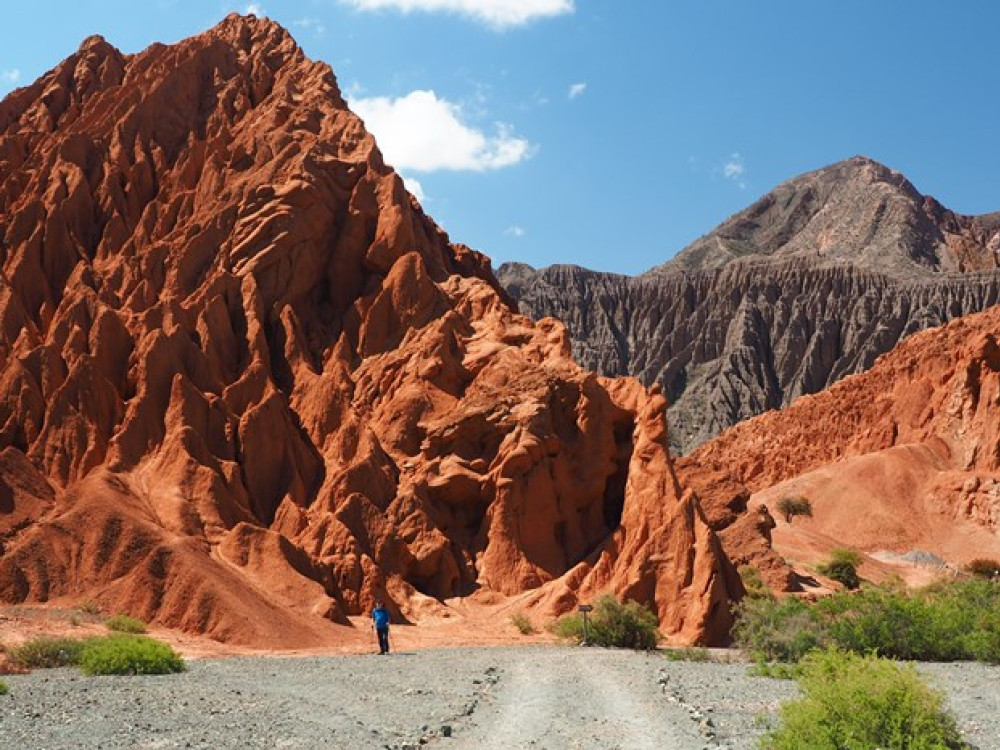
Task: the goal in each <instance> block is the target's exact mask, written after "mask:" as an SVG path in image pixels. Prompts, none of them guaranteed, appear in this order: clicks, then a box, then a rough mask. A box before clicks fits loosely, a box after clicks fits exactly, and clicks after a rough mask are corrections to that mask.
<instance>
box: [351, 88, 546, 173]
mask: <svg viewBox="0 0 1000 750" xmlns="http://www.w3.org/2000/svg"><path fill="white" fill-rule="evenodd" d="M350 106H351V109H353V110H354V111H355V112H357V114H358V115H359V116H360V117H361V119H363V120H364V121H365V126H366V127H367V128H368V130H369V131H370V132H371V133H372V134H373V135H374V136H375V140H376V141H377V142H378V145H379V148H380V149H381V150H382V154H383V155H384V156H385V160H386V161H387V162H388V163H389V164H391V165H392V166H393V167H395V168H396V169H398V170H404V171H405V170H412V171H414V172H433V171H436V170H439V169H449V170H471V171H476V172H482V171H486V170H489V169H500V168H502V167H510V166H513V165H515V164H517V163H519V162H522V161H524V160H525V159H527V158H529V157H530V156H531V154H532V151H533V149H532V146H531V144H530V143H529V142H528V141H527V140H525V139H524V138H517V137H515V136H514V134H513V129H512V128H511V126H510V125H506V124H504V123H497V124H496V134H495V135H494V136H492V137H490V136H488V135H487V134H485V133H484V132H483V131H481V130H477V129H476V128H474V127H472V126H471V125H468V124H466V123H464V122H463V121H462V108H461V106H459V105H458V104H453V103H452V102H449V101H448V100H446V99H439V98H438V97H437V94H435V93H434V92H433V91H419V90H418V91H412V92H410V93H409V94H407V95H406V96H403V97H400V98H398V99H389V98H387V97H381V96H379V97H372V98H368V99H352V100H350Z"/></svg>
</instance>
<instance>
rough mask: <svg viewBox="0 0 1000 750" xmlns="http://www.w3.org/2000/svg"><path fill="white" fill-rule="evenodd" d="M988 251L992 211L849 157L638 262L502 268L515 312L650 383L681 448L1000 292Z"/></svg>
mask: <svg viewBox="0 0 1000 750" xmlns="http://www.w3.org/2000/svg"><path fill="white" fill-rule="evenodd" d="M998 262H1000V214H991V215H987V216H981V217H966V216H959V215H957V214H954V213H952V212H950V211H948V210H946V209H945V208H943V207H942V206H941V205H940V204H939V203H937V201H935V200H934V199H933V198H930V197H925V196H922V195H920V194H919V193H918V192H917V190H916V189H915V188H914V187H913V186H912V185H911V184H910V183H909V182H907V181H906V180H905V179H904V178H903V177H902V176H901V175H899V174H898V173H896V172H893V171H891V170H889V169H887V168H885V167H883V166H882V165H879V164H877V163H875V162H873V161H871V160H869V159H864V158H860V157H859V158H855V159H849V160H847V161H845V162H841V163H839V164H836V165H833V166H831V167H827V168H826V169H822V170H819V171H817V172H813V173H810V174H808V175H804V176H802V177H800V178H797V179H795V180H792V181H790V182H788V183H785V184H784V185H781V186H779V187H778V188H776V189H775V190H774V191H773V192H772V193H769V194H768V195H766V196H765V197H764V198H762V199H761V200H759V201H758V202H757V203H755V204H754V205H753V206H751V207H750V208H749V209H747V210H746V211H744V212H743V213H741V214H738V215H736V216H734V217H733V218H731V219H730V220H728V221H727V222H725V223H724V224H723V225H721V226H720V227H719V228H718V229H716V230H715V231H714V232H712V233H711V234H709V235H706V236H705V237H703V238H701V239H699V240H698V241H696V242H695V243H694V244H692V245H691V246H690V247H689V248H687V249H686V250H684V251H683V252H681V253H679V254H678V255H677V257H676V258H674V259H673V260H672V261H670V262H669V263H667V264H665V265H663V266H660V267H658V268H655V269H653V270H651V271H649V272H648V273H646V274H643V275H641V276H638V277H626V276H618V275H614V274H604V273H597V272H594V271H588V270H586V269H582V268H577V267H574V266H553V267H551V268H547V269H543V270H541V271H536V270H534V269H532V268H530V267H528V266H525V265H523V264H505V265H504V266H502V267H501V268H500V270H499V272H498V276H499V278H500V280H501V282H502V283H503V284H504V285H505V287H506V288H507V289H508V290H509V291H510V292H511V294H512V295H513V296H514V297H515V298H516V299H517V300H518V302H519V305H520V308H521V310H522V312H525V313H527V314H530V315H531V316H532V317H544V316H553V317H556V318H558V319H559V320H562V321H563V322H565V323H566V325H567V327H568V328H569V330H570V333H571V335H572V337H573V354H574V356H575V357H576V358H577V360H578V361H579V362H581V364H583V365H584V366H585V367H589V368H593V369H595V370H598V371H599V372H602V373H605V374H607V375H611V376H622V375H633V376H635V377H638V378H639V379H640V380H641V381H642V382H643V383H646V384H652V383H660V384H661V385H662V386H663V388H664V391H665V393H666V394H667V397H668V399H669V400H670V402H671V409H670V421H671V436H672V440H673V445H672V447H673V448H674V449H675V451H678V452H681V453H687V452H689V451H690V450H692V449H693V448H695V447H697V446H698V445H700V444H702V443H703V442H705V441H706V440H708V439H710V438H712V437H714V436H715V435H718V434H719V433H720V432H722V431H723V430H725V429H726V428H727V427H729V426H731V425H734V424H736V423H738V422H740V421H742V420H744V419H747V418H749V417H752V416H755V415H757V414H761V413H763V412H765V411H768V410H770V409H777V408H782V407H785V406H787V405H789V404H790V403H792V402H793V401H794V400H795V399H796V398H798V397H799V396H801V395H803V394H809V393H816V392H818V391H821V390H823V389H824V388H826V387H828V386H830V385H831V384H833V383H835V382H837V381H838V380H839V379H841V378H843V377H845V376H846V375H850V374H853V373H858V372H863V371H864V370H866V369H868V368H869V367H871V366H872V364H873V363H874V362H875V359H876V358H877V357H878V356H879V355H880V354H883V353H885V352H887V351H889V350H891V349H892V348H893V347H895V346H896V345H897V344H898V343H899V342H900V341H901V340H902V339H903V338H904V337H906V336H908V335H909V334H911V333H913V332H915V331H919V330H923V329H926V328H929V327H933V326H937V325H941V324H942V323H945V322H947V321H949V320H952V319H954V318H957V317H960V316H963V315H968V314H969V313H973V312H978V311H980V310H983V309H985V308H987V307H989V306H991V305H994V304H996V303H997V302H998V301H1000V272H998V271H996V269H997V266H998Z"/></svg>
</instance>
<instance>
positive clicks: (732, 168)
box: [722, 152, 747, 190]
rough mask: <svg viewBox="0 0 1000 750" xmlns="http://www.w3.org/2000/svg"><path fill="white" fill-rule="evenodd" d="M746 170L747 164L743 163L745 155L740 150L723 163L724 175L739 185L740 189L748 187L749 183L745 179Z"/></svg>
mask: <svg viewBox="0 0 1000 750" xmlns="http://www.w3.org/2000/svg"><path fill="white" fill-rule="evenodd" d="M746 171H747V170H746V165H745V164H744V163H743V156H742V155H741V154H740V153H738V152H737V153H734V154H731V155H730V156H729V159H728V160H727V161H726V163H725V164H723V165H722V175H723V177H725V178H726V179H727V180H732V181H733V182H735V183H736V184H737V185H739V188H740V190H746V189H747V183H746V180H745V179H744V177H745V176H746Z"/></svg>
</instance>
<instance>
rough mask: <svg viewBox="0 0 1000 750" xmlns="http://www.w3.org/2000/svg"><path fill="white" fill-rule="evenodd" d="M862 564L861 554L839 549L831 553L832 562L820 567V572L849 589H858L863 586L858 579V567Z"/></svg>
mask: <svg viewBox="0 0 1000 750" xmlns="http://www.w3.org/2000/svg"><path fill="white" fill-rule="evenodd" d="M860 564H861V554H860V553H859V552H857V551H856V550H853V549H848V548H847V547H837V548H836V549H833V550H831V551H830V560H829V562H826V563H824V564H822V565H818V566H817V567H816V570H818V571H819V572H820V573H821V574H822V575H825V576H827V577H829V578H832V579H833V580H835V581H837V582H838V583H840V584H843V585H844V586H845V587H847V588H849V589H856V588H857V587H858V586H860V585H861V579H860V578H858V566H859V565H860Z"/></svg>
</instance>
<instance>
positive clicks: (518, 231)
mask: <svg viewBox="0 0 1000 750" xmlns="http://www.w3.org/2000/svg"><path fill="white" fill-rule="evenodd" d="M503 233H504V234H506V235H507V236H508V237H517V238H521V237H524V235H525V234H526V233H525V231H524V229H523V228H521V227H519V226H517V225H516V224H515V225H513V226H509V227H507V228H506V229H505V230H503Z"/></svg>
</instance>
